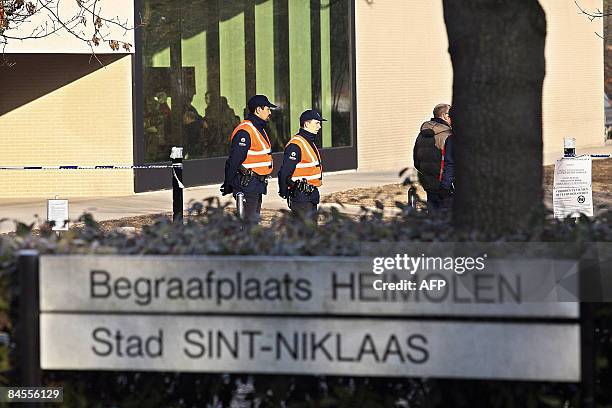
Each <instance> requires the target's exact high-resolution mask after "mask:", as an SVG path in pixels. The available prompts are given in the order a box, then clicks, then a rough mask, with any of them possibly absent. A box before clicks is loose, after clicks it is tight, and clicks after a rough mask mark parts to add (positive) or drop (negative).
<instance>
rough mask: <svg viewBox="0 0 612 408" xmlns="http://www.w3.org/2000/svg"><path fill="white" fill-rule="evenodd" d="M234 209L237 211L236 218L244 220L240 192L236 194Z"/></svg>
mask: <svg viewBox="0 0 612 408" xmlns="http://www.w3.org/2000/svg"><path fill="white" fill-rule="evenodd" d="M236 208H237V210H238V218H240V219H241V220H244V193H243V192H242V191H240V192H238V193H236Z"/></svg>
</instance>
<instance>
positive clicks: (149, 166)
mask: <svg viewBox="0 0 612 408" xmlns="http://www.w3.org/2000/svg"><path fill="white" fill-rule="evenodd" d="M182 167H183V165H182V164H181V163H175V164H146V165H129V164H126V165H115V164H109V165H95V166H77V165H65V166H0V170H147V169H172V174H173V176H174V178H175V179H176V181H177V183H178V185H179V187H180V188H185V186H184V185H183V183H182V182H181V180H180V179H179V177H178V176H177V174H176V168H182Z"/></svg>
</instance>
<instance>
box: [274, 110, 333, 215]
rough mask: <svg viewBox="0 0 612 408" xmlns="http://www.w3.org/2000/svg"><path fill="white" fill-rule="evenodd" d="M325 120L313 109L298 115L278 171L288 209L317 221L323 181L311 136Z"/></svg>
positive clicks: (314, 134) (319, 159)
mask: <svg viewBox="0 0 612 408" xmlns="http://www.w3.org/2000/svg"><path fill="white" fill-rule="evenodd" d="M324 121H326V119H323V118H322V117H321V115H320V114H319V113H318V112H317V111H315V110H307V111H305V112H304V113H302V114H301V115H300V130H299V132H298V133H297V134H296V135H295V136H293V137H292V138H291V139H290V140H289V143H287V146H285V154H284V156H283V165H282V167H281V169H280V170H279V172H278V186H279V192H278V193H279V195H280V196H281V197H283V198H286V199H287V201H288V203H289V207H290V208H291V212H292V213H294V214H296V215H299V216H301V217H305V218H306V217H308V218H311V219H312V220H313V221H314V222H315V223H316V222H317V205H318V204H319V199H320V196H319V189H318V187H320V186H321V184H322V180H323V167H322V165H321V155H320V153H319V149H317V146H316V144H315V137H316V136H317V133H319V130H321V124H322V122H324Z"/></svg>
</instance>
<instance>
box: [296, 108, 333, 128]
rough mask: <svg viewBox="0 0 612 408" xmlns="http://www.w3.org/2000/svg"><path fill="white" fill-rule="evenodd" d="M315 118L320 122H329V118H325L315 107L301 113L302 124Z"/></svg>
mask: <svg viewBox="0 0 612 408" xmlns="http://www.w3.org/2000/svg"><path fill="white" fill-rule="evenodd" d="M313 119H315V120H318V121H319V122H327V119H323V117H322V116H321V115H320V114H319V112H317V111H316V110H314V109H309V110H307V111H304V112H303V113H302V114H301V115H300V124H302V123H304V122H308V121H309V120H313Z"/></svg>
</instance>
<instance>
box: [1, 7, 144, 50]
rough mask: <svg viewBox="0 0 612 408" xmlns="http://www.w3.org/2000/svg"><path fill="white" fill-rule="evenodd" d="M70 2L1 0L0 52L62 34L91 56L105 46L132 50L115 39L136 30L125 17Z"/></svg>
mask: <svg viewBox="0 0 612 408" xmlns="http://www.w3.org/2000/svg"><path fill="white" fill-rule="evenodd" d="M71 1H72V3H68V4H67V5H63V4H62V0H35V1H34V0H32V1H27V0H0V47H1V49H0V52H1V53H2V54H3V55H4V50H5V49H6V47H7V45H8V44H9V42H11V41H25V40H35V39H40V38H45V37H49V36H51V35H54V34H59V33H61V32H65V33H68V34H69V35H71V36H73V37H74V38H76V39H77V40H79V41H82V42H84V43H85V44H87V46H88V47H89V48H90V49H91V50H92V54H93V55H94V57H95V52H93V50H94V47H98V46H101V45H102V44H104V43H105V44H107V46H108V47H109V48H110V49H111V50H113V51H119V50H125V51H127V52H129V51H130V50H131V47H132V44H130V43H129V42H126V41H122V40H121V39H120V38H115V36H117V37H121V36H122V35H123V36H125V35H126V33H127V32H128V31H130V30H134V29H135V28H136V27H135V26H134V24H133V23H132V24H130V22H129V19H128V18H125V19H123V20H122V19H121V18H120V17H119V16H114V17H108V16H105V15H104V14H103V10H102V6H101V4H100V3H101V2H100V1H99V0H71ZM64 4H65V3H64ZM141 25H142V22H141V23H140V24H139V26H141ZM30 26H33V27H31V28H30ZM118 29H120V30H123V33H122V34H121V33H118V32H117V31H118ZM95 58H96V59H97V60H98V62H100V61H99V59H98V58H97V57H95Z"/></svg>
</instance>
